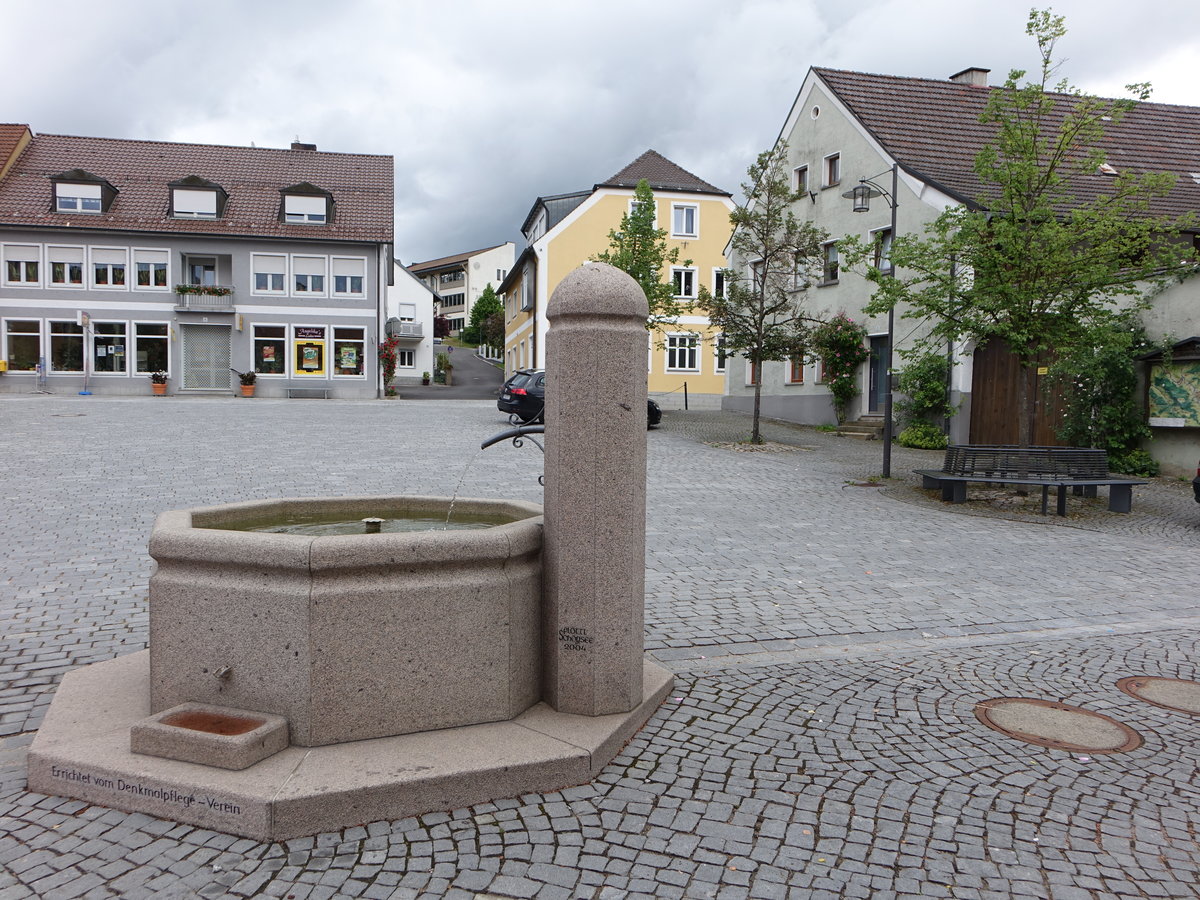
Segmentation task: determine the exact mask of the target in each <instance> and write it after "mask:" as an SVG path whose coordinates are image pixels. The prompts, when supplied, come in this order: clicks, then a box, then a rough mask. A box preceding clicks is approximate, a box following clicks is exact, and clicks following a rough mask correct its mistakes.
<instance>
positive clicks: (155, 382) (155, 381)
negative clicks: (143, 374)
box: [150, 372, 167, 397]
mask: <svg viewBox="0 0 1200 900" xmlns="http://www.w3.org/2000/svg"><path fill="white" fill-rule="evenodd" d="M150 390H152V391H154V396H155V397H162V396H164V395H165V394H166V393H167V373H166V372H151V373H150Z"/></svg>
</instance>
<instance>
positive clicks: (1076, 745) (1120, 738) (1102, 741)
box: [975, 697, 1142, 753]
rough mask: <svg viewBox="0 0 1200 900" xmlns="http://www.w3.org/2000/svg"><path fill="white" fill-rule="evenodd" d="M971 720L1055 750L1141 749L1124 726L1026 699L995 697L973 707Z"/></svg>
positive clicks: (1095, 715)
mask: <svg viewBox="0 0 1200 900" xmlns="http://www.w3.org/2000/svg"><path fill="white" fill-rule="evenodd" d="M975 716H976V718H978V719H979V721H980V722H982V723H983V724H984V725H986V726H987V727H988V728H992V729H995V730H996V731H999V732H1000V733H1001V734H1007V735H1008V736H1009V737H1015V738H1017V739H1018V740H1022V741H1028V742H1029V743H1031V744H1037V745H1038V746H1041V747H1051V748H1053V749H1055V750H1070V751H1073V752H1087V753H1123V752H1124V751H1126V750H1136V749H1137V748H1138V747H1140V746H1141V745H1142V738H1141V736H1140V735H1139V734H1138V733H1137V732H1136V731H1134V730H1133V729H1132V728H1130V727H1129V726H1128V725H1122V724H1121V723H1120V722H1117V721H1114V720H1113V719H1110V718H1109V717H1108V716H1104V715H1101V714H1100V713H1096V712H1091V711H1090V710H1086V709H1080V708H1079V707H1078V706H1067V705H1066V704H1063V703H1052V702H1050V701H1049V700H1037V699H1034V698H1030V697H998V698H995V699H993V700H984V701H983V702H982V703H979V704H976V706H975Z"/></svg>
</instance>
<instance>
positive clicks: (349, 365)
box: [338, 347, 358, 369]
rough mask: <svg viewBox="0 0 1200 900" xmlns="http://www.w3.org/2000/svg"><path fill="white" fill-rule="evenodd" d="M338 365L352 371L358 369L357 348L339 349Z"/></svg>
mask: <svg viewBox="0 0 1200 900" xmlns="http://www.w3.org/2000/svg"><path fill="white" fill-rule="evenodd" d="M338 365H339V366H341V367H342V368H343V369H354V368H357V367H358V348H357V347H341V348H340V349H339V350H338Z"/></svg>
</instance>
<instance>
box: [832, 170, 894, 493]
mask: <svg viewBox="0 0 1200 900" xmlns="http://www.w3.org/2000/svg"><path fill="white" fill-rule="evenodd" d="M888 171H889V170H888V169H884V170H883V171H882V172H880V173H879V174H878V175H872V176H871V177H870V178H860V179H859V180H858V184H857V185H856V186H855V187H853V188H851V189H850V190H848V191H846V193H844V194H842V196H843V197H845V198H846V199H847V200H852V201H854V207H853V209H854V212H856V213H858V212H869V211H870V209H871V198H872V197H886V198H887V200H888V204H889V205H890V206H891V208H892V230H891V235H890V240H891V242H892V246H895V243H896V207H897V206H899V205H900V204H899V203H898V202H897V200H896V188H897V186H898V182H899V177H900V168H899V166H898V165H897V164H896V163H892V167H891V169H890V171H891V173H892V189H891V191H888V190H886V189H885V188H884V187H883V186H882V185H880V184H877V183H876V182H875V180H874V179H876V178H879V177H881V176H883V175H886V174H887V173H888ZM888 275H889V276H890V277H892V278H895V277H896V264H895V263H894V262H892V261H891V260H890V259H889V260H888ZM895 333H896V309H895V307H894V306H890V307H888V324H887V349H886V350H885V351H884V354H883V377H884V393H883V477H884V478H891V477H892V432H893V430H894V427H895V426H893V424H892V340H893V337H894V336H895Z"/></svg>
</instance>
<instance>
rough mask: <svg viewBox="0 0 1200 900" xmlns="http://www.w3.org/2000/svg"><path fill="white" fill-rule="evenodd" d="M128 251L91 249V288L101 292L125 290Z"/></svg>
mask: <svg viewBox="0 0 1200 900" xmlns="http://www.w3.org/2000/svg"><path fill="white" fill-rule="evenodd" d="M128 263H129V251H127V250H126V249H125V248H124V247H93V248H92V287H94V288H99V289H101V290H122V291H123V290H125V286H126V282H125V267H126V266H127V265H128Z"/></svg>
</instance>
